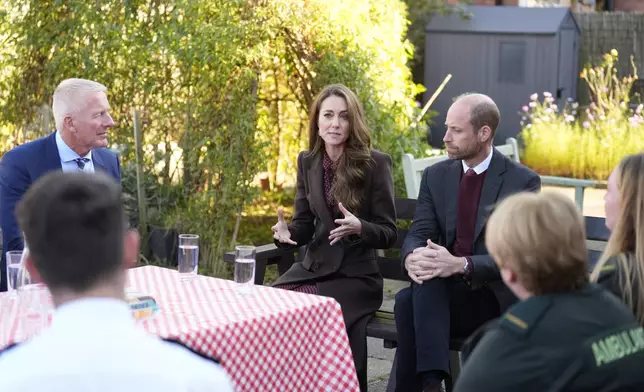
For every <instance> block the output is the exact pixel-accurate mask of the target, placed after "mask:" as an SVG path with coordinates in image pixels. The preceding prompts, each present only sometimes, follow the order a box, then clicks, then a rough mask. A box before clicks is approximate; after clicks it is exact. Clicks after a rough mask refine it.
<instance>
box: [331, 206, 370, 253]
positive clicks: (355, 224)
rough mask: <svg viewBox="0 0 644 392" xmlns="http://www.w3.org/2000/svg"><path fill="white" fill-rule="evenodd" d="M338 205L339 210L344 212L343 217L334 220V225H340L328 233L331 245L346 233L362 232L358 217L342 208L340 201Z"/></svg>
mask: <svg viewBox="0 0 644 392" xmlns="http://www.w3.org/2000/svg"><path fill="white" fill-rule="evenodd" d="M338 207H340V212H342V214H344V219H336V220H335V221H334V223H335V224H336V225H340V226H338V227H336V228H335V229H333V230H331V232H330V233H329V241H331V245H333V244H335V243H336V242H338V241H340V240H341V239H342V238H344V237H346V236H348V235H351V234H360V233H361V232H362V222H360V219H358V218H356V216H355V215H353V214H352V213H350V212H349V211H348V210H347V209H346V208H344V206H343V205H342V203H338Z"/></svg>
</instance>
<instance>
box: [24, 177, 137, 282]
mask: <svg viewBox="0 0 644 392" xmlns="http://www.w3.org/2000/svg"><path fill="white" fill-rule="evenodd" d="M17 216H18V222H19V224H20V227H21V229H22V230H23V232H24V234H25V240H26V242H27V244H28V246H29V253H30V256H31V259H32V261H33V264H34V266H35V267H36V269H37V270H38V272H39V274H40V276H41V277H42V280H43V282H44V283H45V284H47V286H48V287H49V288H50V290H51V291H52V293H54V294H55V292H56V290H65V291H71V292H74V293H79V294H80V293H83V292H84V291H87V290H89V289H92V288H93V287H95V286H96V285H98V284H100V283H102V282H104V281H106V280H110V279H113V278H114V277H115V276H117V275H118V274H119V273H120V272H121V271H123V241H124V235H125V230H126V222H125V216H124V210H123V203H122V200H121V188H120V186H119V185H118V184H117V183H116V182H115V181H114V180H113V179H112V178H111V177H108V176H107V175H104V174H102V173H96V174H89V173H63V172H60V171H57V172H52V173H49V174H47V175H45V176H43V177H42V178H40V179H39V180H38V181H36V182H35V183H34V184H33V185H32V187H31V188H30V189H29V190H28V191H27V193H26V194H25V196H24V198H23V199H22V200H21V201H20V203H19V204H18V208H17Z"/></svg>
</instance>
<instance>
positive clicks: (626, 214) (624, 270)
mask: <svg viewBox="0 0 644 392" xmlns="http://www.w3.org/2000/svg"><path fill="white" fill-rule="evenodd" d="M617 174H618V175H617V186H618V188H619V203H620V204H619V215H618V216H617V220H616V221H615V227H614V228H613V230H612V232H611V234H610V238H609V239H608V243H607V244H606V248H605V249H604V252H603V253H602V256H601V258H600V259H599V261H598V262H597V265H596V266H595V268H594V269H593V273H592V275H591V280H593V281H597V279H598V278H599V275H600V273H601V270H602V267H604V266H605V265H606V263H607V262H608V261H609V260H611V259H615V260H616V261H617V263H618V264H619V267H620V268H619V269H618V270H619V271H620V276H619V279H620V280H619V281H620V286H621V288H622V297H623V298H622V300H623V301H624V302H625V303H626V304H627V305H628V306H629V307H630V308H631V309H633V313H635V316H636V317H637V319H638V320H639V322H640V323H641V324H643V325H644V285H643V284H642V283H644V154H636V155H630V156H627V157H626V158H624V159H623V160H622V161H621V162H620V164H619V166H618V168H617ZM635 304H637V309H635V308H634V307H635Z"/></svg>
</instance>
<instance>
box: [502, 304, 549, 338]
mask: <svg viewBox="0 0 644 392" xmlns="http://www.w3.org/2000/svg"><path fill="white" fill-rule="evenodd" d="M551 305H552V298H550V297H549V296H544V297H540V296H537V297H531V298H528V299H527V300H525V301H523V302H519V303H518V304H515V305H514V306H512V307H511V308H510V309H509V310H508V311H507V312H506V313H505V314H504V315H503V316H501V322H500V323H499V325H500V327H501V328H502V329H504V330H506V331H510V332H512V333H514V334H516V335H519V336H527V335H528V334H529V333H530V331H531V330H532V329H533V328H534V327H535V325H537V323H538V322H539V320H540V319H541V317H542V316H543V315H544V314H545V313H546V311H547V310H548V308H550V306H551Z"/></svg>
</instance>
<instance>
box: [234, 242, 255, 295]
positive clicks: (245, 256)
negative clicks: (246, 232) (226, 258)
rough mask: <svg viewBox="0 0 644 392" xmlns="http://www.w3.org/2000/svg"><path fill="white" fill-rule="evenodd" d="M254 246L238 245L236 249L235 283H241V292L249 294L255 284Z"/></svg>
mask: <svg viewBox="0 0 644 392" xmlns="http://www.w3.org/2000/svg"><path fill="white" fill-rule="evenodd" d="M255 252H256V249H255V247H254V246H249V245H237V246H236V247H235V276H234V279H235V282H236V283H240V284H241V286H240V291H241V292H249V291H250V288H251V287H252V286H253V285H254V284H255Z"/></svg>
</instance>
